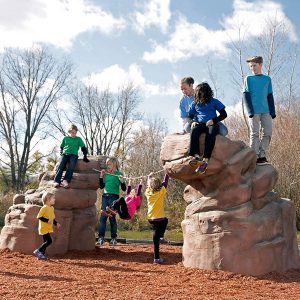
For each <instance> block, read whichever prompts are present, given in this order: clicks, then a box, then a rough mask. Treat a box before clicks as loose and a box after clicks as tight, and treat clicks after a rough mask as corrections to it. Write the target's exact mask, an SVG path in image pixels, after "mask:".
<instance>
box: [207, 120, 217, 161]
mask: <svg viewBox="0 0 300 300" xmlns="http://www.w3.org/2000/svg"><path fill="white" fill-rule="evenodd" d="M218 133H219V125H218V124H215V125H212V126H209V127H207V130H206V135H205V147H204V155H203V158H207V159H210V157H211V154H212V152H213V149H214V147H215V143H216V135H217V134H218Z"/></svg>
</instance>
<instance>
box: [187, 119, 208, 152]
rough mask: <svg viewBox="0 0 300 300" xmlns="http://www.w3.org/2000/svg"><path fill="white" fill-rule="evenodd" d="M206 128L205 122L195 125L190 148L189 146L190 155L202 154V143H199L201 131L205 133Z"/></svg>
mask: <svg viewBox="0 0 300 300" xmlns="http://www.w3.org/2000/svg"><path fill="white" fill-rule="evenodd" d="M205 130H206V125H205V123H200V124H199V125H197V126H195V127H194V128H193V129H192V131H191V138H190V148H189V155H190V156H194V155H195V154H198V155H199V154H200V145H199V137H200V135H201V133H204V132H205Z"/></svg>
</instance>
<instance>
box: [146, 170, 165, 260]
mask: <svg viewBox="0 0 300 300" xmlns="http://www.w3.org/2000/svg"><path fill="white" fill-rule="evenodd" d="M168 181H169V175H168V174H166V175H165V178H164V181H163V182H161V180H160V179H159V178H157V177H153V173H150V174H149V176H148V180H147V189H146V191H145V196H146V198H147V204H148V222H149V223H150V224H151V225H152V227H153V244H154V261H153V263H154V264H161V263H162V262H163V259H162V258H160V255H159V245H160V243H162V242H163V241H165V240H164V234H165V231H166V228H167V225H168V218H167V217H166V216H165V209H164V197H165V194H166V192H167V186H168Z"/></svg>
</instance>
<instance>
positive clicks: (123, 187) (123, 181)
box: [118, 176, 126, 192]
mask: <svg viewBox="0 0 300 300" xmlns="http://www.w3.org/2000/svg"><path fill="white" fill-rule="evenodd" d="M118 178H119V180H120V183H121V190H122V191H124V192H125V191H126V183H125V180H124V177H123V176H119V177H118Z"/></svg>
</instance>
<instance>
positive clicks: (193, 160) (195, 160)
mask: <svg viewBox="0 0 300 300" xmlns="http://www.w3.org/2000/svg"><path fill="white" fill-rule="evenodd" d="M189 158H190V161H189V165H190V166H191V167H195V166H198V165H199V163H200V162H201V161H202V158H201V157H200V156H190V157H189Z"/></svg>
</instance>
